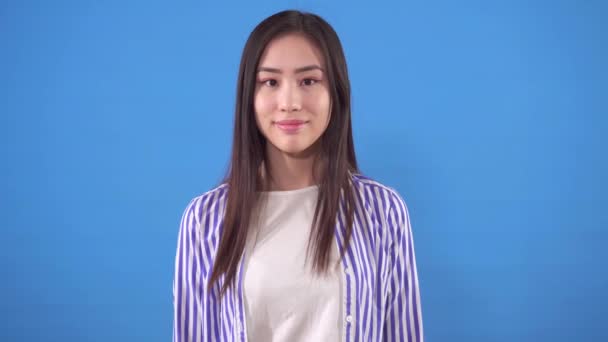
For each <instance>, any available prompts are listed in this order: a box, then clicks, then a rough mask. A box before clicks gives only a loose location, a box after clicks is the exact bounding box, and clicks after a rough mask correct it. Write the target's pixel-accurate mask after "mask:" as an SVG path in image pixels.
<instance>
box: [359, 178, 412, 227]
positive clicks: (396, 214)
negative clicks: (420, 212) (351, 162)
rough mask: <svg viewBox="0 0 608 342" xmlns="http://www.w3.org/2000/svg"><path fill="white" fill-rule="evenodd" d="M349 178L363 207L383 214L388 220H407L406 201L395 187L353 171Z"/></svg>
mask: <svg viewBox="0 0 608 342" xmlns="http://www.w3.org/2000/svg"><path fill="white" fill-rule="evenodd" d="M351 179H352V184H353V186H354V189H355V192H356V193H357V195H358V197H359V198H360V199H361V200H362V202H363V204H364V206H363V207H366V208H369V210H372V211H374V212H375V213H376V214H380V215H381V216H384V217H385V218H386V219H387V221H389V222H390V221H397V222H404V221H407V220H408V209H407V205H406V202H405V200H404V199H403V197H402V196H401V194H400V193H399V192H398V191H397V190H396V189H395V188H393V187H391V186H389V185H386V184H383V183H381V182H379V181H377V180H375V179H373V178H371V177H368V176H366V175H363V174H360V173H353V174H352V177H351Z"/></svg>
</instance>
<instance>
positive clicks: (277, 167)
mask: <svg viewBox="0 0 608 342" xmlns="http://www.w3.org/2000/svg"><path fill="white" fill-rule="evenodd" d="M268 145H271V144H268ZM317 151H318V147H317V146H311V148H309V149H308V150H307V151H304V152H302V153H300V154H297V155H294V154H289V153H285V152H283V151H280V150H278V149H277V148H275V147H274V146H270V147H267V149H266V162H265V163H264V165H263V167H262V181H263V183H264V188H265V189H266V190H268V191H288V190H297V189H302V188H306V187H309V186H312V185H315V184H318V179H320V178H319V171H320V169H319V166H320V165H318V163H315V159H316V156H317ZM313 169H315V172H313Z"/></svg>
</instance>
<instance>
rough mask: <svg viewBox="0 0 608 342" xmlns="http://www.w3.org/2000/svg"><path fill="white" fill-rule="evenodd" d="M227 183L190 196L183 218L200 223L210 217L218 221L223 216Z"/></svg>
mask: <svg viewBox="0 0 608 342" xmlns="http://www.w3.org/2000/svg"><path fill="white" fill-rule="evenodd" d="M227 190H228V185H227V184H226V183H222V184H220V185H217V186H215V187H214V188H212V189H210V190H208V191H206V192H204V193H202V194H200V195H198V196H196V197H194V198H192V199H191V200H190V202H189V203H188V205H187V206H186V209H185V210H184V214H183V219H188V220H189V221H191V222H192V223H196V224H197V225H200V224H201V222H204V221H208V220H209V219H210V218H213V219H215V220H216V221H218V219H219V218H221V217H223V210H224V206H225V202H226V197H227V196H226V195H227Z"/></svg>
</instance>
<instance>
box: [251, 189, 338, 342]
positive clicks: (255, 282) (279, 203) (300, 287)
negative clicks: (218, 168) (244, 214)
mask: <svg viewBox="0 0 608 342" xmlns="http://www.w3.org/2000/svg"><path fill="white" fill-rule="evenodd" d="M318 193H319V191H318V187H317V186H316V185H315V186H311V187H307V188H303V189H298V190H291V191H271V192H264V193H262V196H264V198H263V199H262V201H261V202H262V203H265V205H264V204H263V205H261V206H260V209H259V210H260V211H259V213H260V214H259V215H260V216H259V220H258V221H256V220H255V219H254V220H253V222H254V224H253V225H252V228H253V229H252V232H253V233H252V238H251V239H249V241H248V244H247V247H246V254H245V270H244V272H245V273H244V283H243V287H244V296H245V313H246V324H247V336H248V340H249V341H252V342H267V341H268V342H270V341H272V342H283V341H285V342H298V341H306V342H308V341H340V340H341V338H342V330H343V329H342V328H343V326H342V321H343V319H342V317H341V316H342V305H341V302H342V301H341V298H342V293H341V291H342V286H341V281H342V279H341V273H340V271H341V268H340V265H339V264H338V262H337V261H338V259H339V253H338V248H337V246H336V244H335V242H334V243H332V250H331V259H330V268H329V270H328V271H329V272H328V274H327V275H325V276H323V275H317V274H315V273H313V271H312V258H313V257H312V253H310V254H309V257H308V260H306V259H307V258H306V248H307V245H308V240H309V234H310V231H311V224H312V219H313V216H314V212H315V205H316V203H317V196H318ZM256 233H257V234H256Z"/></svg>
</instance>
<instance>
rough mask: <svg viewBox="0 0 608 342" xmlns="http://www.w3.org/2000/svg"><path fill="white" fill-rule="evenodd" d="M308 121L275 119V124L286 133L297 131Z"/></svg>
mask: <svg viewBox="0 0 608 342" xmlns="http://www.w3.org/2000/svg"><path fill="white" fill-rule="evenodd" d="M306 123H307V121H304V120H281V121H275V123H274V124H275V125H276V126H277V127H278V128H279V129H280V130H282V131H283V132H285V133H296V132H298V131H299V130H300V128H302V127H303V126H304V125H305V124H306Z"/></svg>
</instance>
